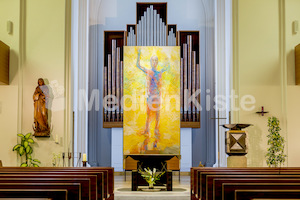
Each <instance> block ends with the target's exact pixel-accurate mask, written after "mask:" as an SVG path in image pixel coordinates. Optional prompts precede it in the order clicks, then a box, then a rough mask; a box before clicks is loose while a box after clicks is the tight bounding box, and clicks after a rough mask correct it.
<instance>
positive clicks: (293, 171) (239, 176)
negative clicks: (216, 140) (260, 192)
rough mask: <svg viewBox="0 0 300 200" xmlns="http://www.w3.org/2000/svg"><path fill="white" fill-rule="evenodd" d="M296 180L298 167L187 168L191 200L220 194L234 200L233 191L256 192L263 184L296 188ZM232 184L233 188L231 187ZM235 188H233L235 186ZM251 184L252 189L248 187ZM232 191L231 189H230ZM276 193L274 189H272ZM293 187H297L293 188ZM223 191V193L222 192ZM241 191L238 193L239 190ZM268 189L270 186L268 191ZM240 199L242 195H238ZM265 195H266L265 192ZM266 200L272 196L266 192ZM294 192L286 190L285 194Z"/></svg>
mask: <svg viewBox="0 0 300 200" xmlns="http://www.w3.org/2000/svg"><path fill="white" fill-rule="evenodd" d="M299 180H300V168H203V167H201V168H197V167H196V168H192V169H191V199H192V200H195V199H201V200H211V199H221V197H222V196H221V197H220V194H222V193H224V192H225V193H226V192H227V193H226V195H224V196H223V197H224V198H226V197H227V199H234V198H235V196H234V195H235V191H236V190H240V189H241V188H239V187H242V186H240V185H243V184H244V185H245V184H246V185H247V184H248V186H243V187H244V188H242V189H252V190H255V189H260V188H264V186H261V185H260V183H263V184H264V185H268V184H269V185H272V183H276V184H283V185H284V184H285V185H288V184H294V185H297V184H298V183H299ZM232 184H233V185H235V186H232ZM225 185H227V186H226V187H225ZM236 185H237V186H236ZM249 185H253V187H251V186H249ZM232 188H234V190H231V189H232ZM274 188H275V189H276V190H278V188H277V187H276V186H274V187H273V189H274ZM295 188H297V186H295ZM225 189H226V191H225ZM242 189H241V190H242ZM268 189H270V190H271V189H272V187H270V188H268ZM238 194H239V195H240V196H242V195H243V193H242V192H241V191H240V192H239V193H238ZM267 194H268V193H267ZM269 194H270V197H271V196H272V195H271V194H272V193H269ZM289 194H291V198H292V196H293V195H294V193H291V192H290V191H288V192H287V195H289Z"/></svg>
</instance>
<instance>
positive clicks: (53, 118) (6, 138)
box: [0, 0, 69, 166]
mask: <svg viewBox="0 0 300 200" xmlns="http://www.w3.org/2000/svg"><path fill="white" fill-rule="evenodd" d="M24 2H25V3H24V4H23V6H24V7H22V6H21V5H20V1H18V0H10V1H1V2H0V21H1V26H0V38H1V40H3V41H4V42H6V43H7V44H8V45H10V46H11V52H12V56H11V66H10V67H11V68H10V73H11V76H10V82H11V84H10V85H9V86H0V94H1V95H0V106H1V108H0V123H1V126H0V137H1V138H2V139H1V140H0V145H1V153H0V159H1V160H2V162H3V165H4V166H16V165H18V164H19V163H20V162H21V161H20V160H19V159H17V156H16V153H15V152H12V147H13V146H14V145H15V144H16V143H17V136H16V135H17V133H18V132H22V133H28V132H33V129H32V126H33V122H34V118H33V111H34V107H33V99H32V95H33V93H34V90H35V88H36V86H37V80H38V78H44V80H45V83H46V84H47V85H48V88H49V91H50V96H51V98H50V101H49V103H50V110H49V120H50V125H51V137H50V138H34V140H35V141H36V144H34V147H33V148H34V153H33V157H34V158H37V159H39V160H40V161H41V162H42V166H52V153H53V152H54V153H58V152H62V151H63V150H64V149H66V148H65V146H64V141H65V140H66V138H65V134H64V131H65V114H66V113H65V88H66V85H65V77H66V74H65V71H66V70H65V69H66V67H65V61H66V60H65V14H66V13H65V1H62V0H43V1H40V0H26V1H24ZM21 9H24V14H23V16H22V19H24V30H23V31H24V32H22V31H21V32H20V30H19V25H20V23H21V22H20V13H21V12H20V10H21ZM23 17H24V18H23ZM6 19H8V20H11V21H12V22H13V27H14V32H13V34H12V35H9V34H7V32H6V23H5V22H6ZM20 40H21V41H23V44H24V45H23V46H22V47H24V48H21V49H19V48H20V45H19V42H20ZM21 52H22V53H23V54H22V55H24V60H23V62H21V63H19V62H18V58H19V57H20V53H21ZM19 69H21V70H19ZM20 76H21V78H20ZM20 85H21V86H20ZM19 102H21V103H19ZM18 105H19V106H18ZM68 134H69V133H68ZM56 135H57V137H58V141H59V144H56V143H55V136H56Z"/></svg>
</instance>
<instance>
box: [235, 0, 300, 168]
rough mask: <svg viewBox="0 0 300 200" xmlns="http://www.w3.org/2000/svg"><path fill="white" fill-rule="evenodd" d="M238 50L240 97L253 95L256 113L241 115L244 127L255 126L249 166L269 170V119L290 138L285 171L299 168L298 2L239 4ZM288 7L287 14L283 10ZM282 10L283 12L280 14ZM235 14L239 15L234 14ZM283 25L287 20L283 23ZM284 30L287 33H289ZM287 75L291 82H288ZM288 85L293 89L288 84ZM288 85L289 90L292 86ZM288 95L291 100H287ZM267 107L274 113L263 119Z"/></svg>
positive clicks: (247, 1) (252, 0)
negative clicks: (293, 25) (295, 22)
mask: <svg viewBox="0 0 300 200" xmlns="http://www.w3.org/2000/svg"><path fill="white" fill-rule="evenodd" d="M234 3H235V5H237V8H238V19H237V20H238V22H237V23H236V25H237V26H236V27H237V28H236V29H233V31H237V33H238V37H236V38H233V40H235V41H236V42H237V45H236V46H234V48H235V50H237V51H235V53H234V55H233V56H234V59H235V60H237V61H238V62H237V63H236V65H235V67H237V71H238V75H237V76H235V77H233V78H235V79H237V78H238V79H237V80H239V91H238V92H239V95H240V98H241V96H243V95H247V94H249V95H253V96H254V97H255V99H256V103H255V109H254V110H252V111H245V110H241V111H239V117H238V119H236V120H237V121H239V122H240V123H250V124H253V126H252V127H250V128H248V129H247V130H248V133H249V153H248V155H247V157H248V166H250V167H259V166H266V162H265V154H266V152H267V148H268V145H267V137H266V136H267V135H268V128H267V120H268V117H270V116H276V117H278V118H279V120H280V123H281V124H280V126H281V128H282V130H281V132H280V133H281V135H282V136H283V137H284V138H285V139H286V141H287V142H286V153H287V154H288V159H287V162H286V165H285V166H299V165H300V161H299V159H297V152H299V150H300V147H299V145H298V142H297V141H298V140H299V134H298V133H299V131H298V127H297V125H298V124H299V123H297V122H298V121H299V119H300V117H299V114H298V113H299V111H300V106H299V103H298V102H297V99H299V97H300V95H299V90H300V89H299V86H295V85H294V76H295V72H294V63H293V59H294V58H293V48H294V46H295V45H296V44H297V43H299V42H300V37H299V34H297V35H295V34H294V35H293V34H292V32H291V30H292V29H291V22H292V21H293V20H295V19H296V18H298V20H299V17H300V16H299V12H298V11H297V9H299V7H300V2H299V1H297V0H276V1H274V0H264V1H261V0H238V1H234ZM284 5H285V9H284ZM281 9H282V12H281V11H280V10H281ZM235 11H236V10H235ZM281 20H282V21H281ZM284 26H285V29H284ZM286 74H288V79H286ZM288 84H289V85H288ZM287 85H288V86H287ZM286 94H287V95H286ZM261 106H264V108H265V110H266V111H269V113H268V114H267V115H265V116H259V115H258V114H256V113H255V112H256V111H259V110H260V109H261Z"/></svg>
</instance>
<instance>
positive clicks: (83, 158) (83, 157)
mask: <svg viewBox="0 0 300 200" xmlns="http://www.w3.org/2000/svg"><path fill="white" fill-rule="evenodd" d="M82 161H86V153H84V154H83V156H82Z"/></svg>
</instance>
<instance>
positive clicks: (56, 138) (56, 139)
mask: <svg viewBox="0 0 300 200" xmlns="http://www.w3.org/2000/svg"><path fill="white" fill-rule="evenodd" d="M55 143H56V144H58V135H55Z"/></svg>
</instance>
